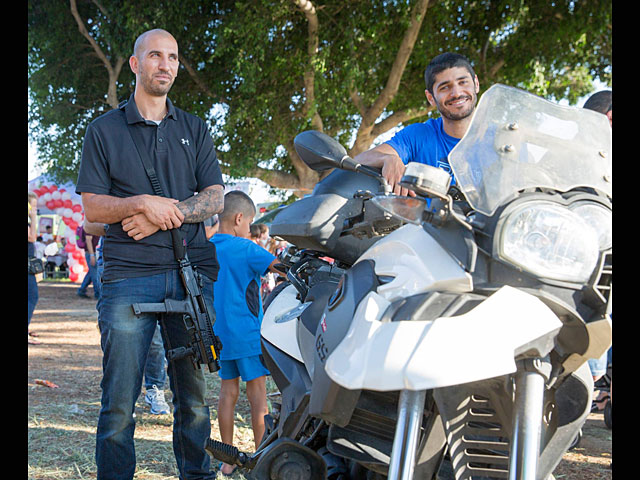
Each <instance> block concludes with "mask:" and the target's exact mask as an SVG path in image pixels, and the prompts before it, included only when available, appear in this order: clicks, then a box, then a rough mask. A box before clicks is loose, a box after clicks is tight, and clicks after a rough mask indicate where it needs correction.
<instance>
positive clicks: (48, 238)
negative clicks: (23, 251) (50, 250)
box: [42, 225, 56, 245]
mask: <svg viewBox="0 0 640 480" xmlns="http://www.w3.org/2000/svg"><path fill="white" fill-rule="evenodd" d="M42 241H43V242H44V244H45V245H49V244H50V243H53V242H55V241H56V239H55V238H54V237H53V231H52V229H51V225H47V226H46V227H45V233H43V234H42Z"/></svg>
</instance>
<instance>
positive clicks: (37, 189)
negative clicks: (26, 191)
mask: <svg viewBox="0 0 640 480" xmlns="http://www.w3.org/2000/svg"><path fill="white" fill-rule="evenodd" d="M33 193H35V194H36V196H38V197H39V196H40V195H42V190H40V189H39V188H34V189H33Z"/></svg>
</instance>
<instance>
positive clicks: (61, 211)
mask: <svg viewBox="0 0 640 480" xmlns="http://www.w3.org/2000/svg"><path fill="white" fill-rule="evenodd" d="M32 192H33V193H35V194H36V196H37V197H38V207H40V208H42V207H47V208H48V209H49V210H51V211H52V212H53V213H55V214H57V215H59V216H60V217H62V221H63V222H64V224H65V225H66V226H67V228H66V229H65V231H64V235H63V236H64V238H65V240H66V242H65V246H64V251H65V252H66V253H67V266H68V267H69V280H71V281H72V282H81V281H82V279H83V278H84V276H85V275H86V273H87V272H88V271H89V267H88V266H87V261H86V259H85V256H84V250H83V249H82V248H80V247H78V245H77V244H76V229H77V228H78V226H79V225H82V221H83V220H84V211H83V208H82V203H81V202H80V199H79V198H77V196H76V197H75V198H74V197H73V196H72V195H71V193H70V192H68V191H67V190H66V189H65V188H58V186H57V185H55V184H53V183H49V184H45V185H42V186H40V187H39V188H34V189H33V190H32Z"/></svg>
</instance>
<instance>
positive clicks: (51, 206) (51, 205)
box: [46, 200, 56, 210]
mask: <svg viewBox="0 0 640 480" xmlns="http://www.w3.org/2000/svg"><path fill="white" fill-rule="evenodd" d="M53 202H54V201H53V200H49V201H48V202H47V203H46V205H47V208H48V209H49V210H53V209H54V208H56V207H54V205H53Z"/></svg>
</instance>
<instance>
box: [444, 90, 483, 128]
mask: <svg viewBox="0 0 640 480" xmlns="http://www.w3.org/2000/svg"><path fill="white" fill-rule="evenodd" d="M457 98H460V97H457ZM457 98H456V99H454V100H453V101H455V100H457ZM476 103H478V96H477V95H475V94H474V95H473V96H472V97H471V108H470V109H469V110H468V111H465V112H462V113H459V114H453V113H451V112H449V111H448V110H446V109H445V108H443V106H442V105H441V104H440V102H438V101H437V100H436V107H437V108H438V111H439V112H440V115H442V116H443V117H444V118H446V119H447V120H452V121H454V122H457V121H459V120H464V119H465V118H467V117H468V116H469V115H471V114H473V111H474V110H475V108H476Z"/></svg>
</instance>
